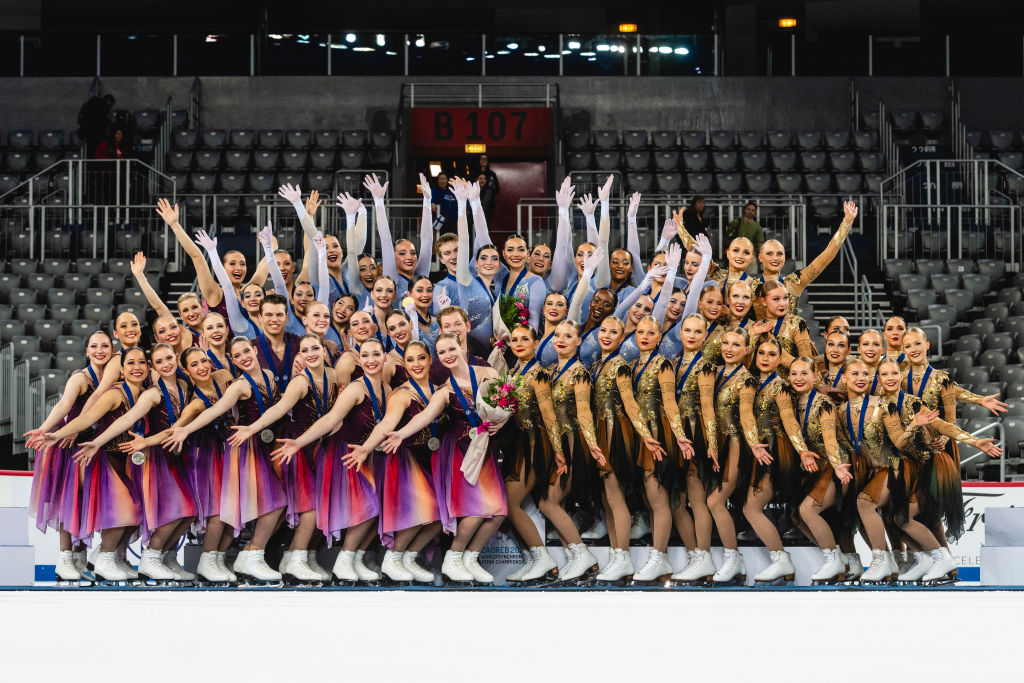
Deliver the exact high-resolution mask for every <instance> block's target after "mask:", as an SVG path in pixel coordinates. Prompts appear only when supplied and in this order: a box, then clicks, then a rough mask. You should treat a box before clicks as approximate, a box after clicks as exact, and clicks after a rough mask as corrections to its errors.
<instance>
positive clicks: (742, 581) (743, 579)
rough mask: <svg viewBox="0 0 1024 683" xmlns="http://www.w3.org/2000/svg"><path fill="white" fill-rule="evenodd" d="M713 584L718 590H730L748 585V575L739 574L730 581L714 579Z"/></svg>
mask: <svg viewBox="0 0 1024 683" xmlns="http://www.w3.org/2000/svg"><path fill="white" fill-rule="evenodd" d="M712 583H713V584H714V586H715V587H716V588H729V587H735V586H744V585H746V583H747V575H746V574H737V575H736V576H734V577H732V578H731V579H729V580H728V581H715V580H714V579H712Z"/></svg>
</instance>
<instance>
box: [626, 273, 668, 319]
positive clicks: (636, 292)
mask: <svg viewBox="0 0 1024 683" xmlns="http://www.w3.org/2000/svg"><path fill="white" fill-rule="evenodd" d="M667 274H668V267H667V266H658V267H655V268H651V269H650V270H649V271H647V275H645V276H644V279H643V280H642V281H641V282H640V285H639V286H638V287H635V288H634V289H633V291H631V292H630V293H629V295H628V296H626V298H625V299H623V300H622V301H620V302H619V305H618V306H616V307H615V317H616V318H618V319H619V320H625V317H624V316H625V315H626V313H627V312H628V311H629V309H630V308H632V307H633V304H635V303H636V302H637V299H639V298H640V297H642V296H644V295H645V294H648V295H649V294H650V291H651V280H653V279H654V278H656V277H661V276H662V275H667Z"/></svg>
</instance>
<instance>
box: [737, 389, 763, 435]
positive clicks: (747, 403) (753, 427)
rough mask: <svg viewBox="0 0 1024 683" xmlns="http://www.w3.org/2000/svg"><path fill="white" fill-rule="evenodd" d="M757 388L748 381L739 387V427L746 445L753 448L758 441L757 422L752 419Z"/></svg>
mask: <svg viewBox="0 0 1024 683" xmlns="http://www.w3.org/2000/svg"><path fill="white" fill-rule="evenodd" d="M756 395H757V389H756V388H754V387H753V386H752V385H751V383H750V382H746V383H744V385H743V387H741V388H740V427H741V428H742V430H743V438H744V439H746V441H747V445H748V446H750V447H751V448H753V447H754V446H756V445H757V444H758V443H759V442H760V441H759V439H758V437H757V422H756V421H755V420H754V397H755V396H756Z"/></svg>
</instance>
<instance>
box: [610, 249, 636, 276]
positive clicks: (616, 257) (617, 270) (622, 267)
mask: <svg viewBox="0 0 1024 683" xmlns="http://www.w3.org/2000/svg"><path fill="white" fill-rule="evenodd" d="M608 267H609V268H610V269H611V272H612V281H613V282H625V281H626V279H627V278H628V277H629V276H630V275H631V274H632V273H633V257H632V256H630V255H629V252H628V251H626V250H625V249H616V250H615V251H613V252H612V255H611V258H610V259H609V260H608Z"/></svg>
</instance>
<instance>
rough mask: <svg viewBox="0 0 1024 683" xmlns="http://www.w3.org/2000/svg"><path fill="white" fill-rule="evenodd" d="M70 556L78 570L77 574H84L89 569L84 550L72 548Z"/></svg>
mask: <svg viewBox="0 0 1024 683" xmlns="http://www.w3.org/2000/svg"><path fill="white" fill-rule="evenodd" d="M71 556H72V557H73V558H74V561H75V569H77V570H78V573H79V574H84V573H85V572H87V571H88V570H89V559H88V557H86V554H85V551H84V550H73V551H71Z"/></svg>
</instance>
